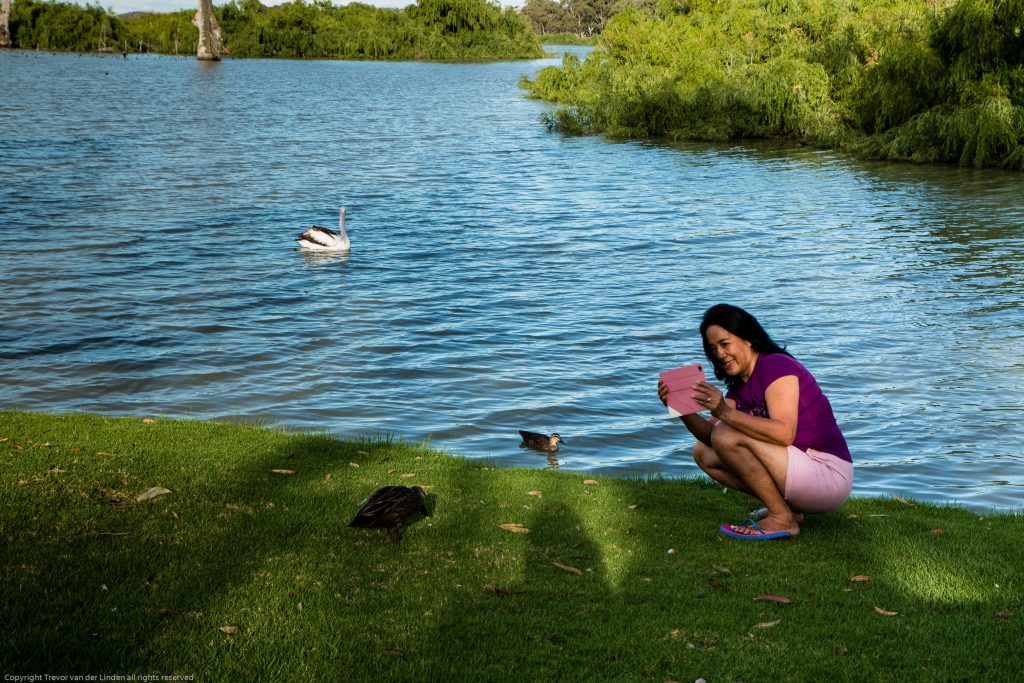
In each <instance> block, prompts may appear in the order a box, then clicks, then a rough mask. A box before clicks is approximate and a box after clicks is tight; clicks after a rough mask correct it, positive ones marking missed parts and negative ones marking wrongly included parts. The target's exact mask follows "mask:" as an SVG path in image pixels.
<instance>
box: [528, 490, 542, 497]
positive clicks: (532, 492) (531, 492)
mask: <svg viewBox="0 0 1024 683" xmlns="http://www.w3.org/2000/svg"><path fill="white" fill-rule="evenodd" d="M526 495H528V496H539V495H540V491H527V492H526Z"/></svg>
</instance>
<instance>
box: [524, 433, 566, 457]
mask: <svg viewBox="0 0 1024 683" xmlns="http://www.w3.org/2000/svg"><path fill="white" fill-rule="evenodd" d="M519 436H521V437H523V442H522V443H521V444H519V445H520V446H525V447H526V448H532V449H534V450H536V451H544V452H546V453H554V452H555V451H557V450H558V443H559V442H560V441H561V442H562V443H565V442H564V441H562V437H560V436H559V435H558V434H552V435H551V436H548V435H547V434H538V433H537V432H524V431H523V430H522V429H520V430H519Z"/></svg>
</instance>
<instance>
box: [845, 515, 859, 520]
mask: <svg viewBox="0 0 1024 683" xmlns="http://www.w3.org/2000/svg"><path fill="white" fill-rule="evenodd" d="M846 518H847V519H860V515H846Z"/></svg>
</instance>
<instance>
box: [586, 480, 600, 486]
mask: <svg viewBox="0 0 1024 683" xmlns="http://www.w3.org/2000/svg"><path fill="white" fill-rule="evenodd" d="M583 485H584V486H597V479H584V480H583Z"/></svg>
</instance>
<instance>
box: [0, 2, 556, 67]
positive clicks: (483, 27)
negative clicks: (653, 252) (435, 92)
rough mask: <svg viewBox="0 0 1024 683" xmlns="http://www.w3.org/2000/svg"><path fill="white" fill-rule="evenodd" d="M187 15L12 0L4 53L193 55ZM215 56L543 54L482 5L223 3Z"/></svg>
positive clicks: (509, 21) (509, 14)
mask: <svg viewBox="0 0 1024 683" xmlns="http://www.w3.org/2000/svg"><path fill="white" fill-rule="evenodd" d="M195 13H196V11H195V8H194V7H193V8H191V9H183V10H179V11H177V12H144V13H133V14H130V15H125V16H120V17H119V16H115V15H113V14H112V13H111V12H110V11H108V10H105V9H103V8H102V7H100V6H99V5H96V6H88V7H81V6H79V5H76V4H73V3H67V2H40V1H39V0H16V1H15V2H14V3H13V5H12V9H11V18H10V32H11V42H12V45H13V46H14V47H20V48H24V49H43V50H59V51H72V52H96V51H98V52H101V53H108V52H112V53H117V54H121V53H125V54H129V53H136V52H144V53H157V54H165V55H178V54H189V55H195V54H196V47H197V44H198V40H199V31H198V28H197V27H196V26H195V25H193V23H192V20H193V17H194V16H195ZM214 15H215V18H216V21H217V22H218V24H219V26H220V29H221V36H222V39H223V43H224V50H223V52H222V54H221V56H231V57H255V58H290V59H357V60H381V61H409V60H430V61H434V60H485V61H493V60H506V59H535V58H538V57H541V56H543V50H542V48H541V44H540V40H539V39H538V37H537V36H536V34H534V32H533V30H532V29H531V28H530V25H529V23H528V22H527V20H526V19H525V18H524V17H523V16H522V15H521V14H519V13H518V12H515V11H511V10H508V11H506V10H503V9H501V8H500V7H499V6H497V5H492V4H490V3H488V2H486V1H485V0H466V1H465V2H462V3H459V4H458V5H457V6H450V5H449V4H447V3H445V2H438V1H435V0H421V1H420V2H419V3H417V4H415V5H411V6H409V7H406V8H404V9H388V8H378V7H373V6H371V5H367V4H363V3H353V4H351V5H344V6H338V7H335V6H332V5H330V4H329V3H327V4H323V3H321V4H315V3H314V4H305V3H301V2H300V3H284V4H282V5H277V6H274V7H266V6H264V5H262V4H260V3H259V2H252V1H248V0H243V1H242V2H229V3H226V4H224V5H221V6H219V7H217V8H215V9H214Z"/></svg>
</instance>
